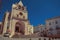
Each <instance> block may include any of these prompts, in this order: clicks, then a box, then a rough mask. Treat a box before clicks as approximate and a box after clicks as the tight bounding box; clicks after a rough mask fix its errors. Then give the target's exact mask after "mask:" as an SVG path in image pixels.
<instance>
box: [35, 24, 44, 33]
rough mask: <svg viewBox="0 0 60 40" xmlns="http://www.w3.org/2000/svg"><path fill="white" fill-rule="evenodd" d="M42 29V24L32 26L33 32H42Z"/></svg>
mask: <svg viewBox="0 0 60 40" xmlns="http://www.w3.org/2000/svg"><path fill="white" fill-rule="evenodd" d="M43 30H45V25H43V24H41V25H38V26H36V27H34V32H42V31H43Z"/></svg>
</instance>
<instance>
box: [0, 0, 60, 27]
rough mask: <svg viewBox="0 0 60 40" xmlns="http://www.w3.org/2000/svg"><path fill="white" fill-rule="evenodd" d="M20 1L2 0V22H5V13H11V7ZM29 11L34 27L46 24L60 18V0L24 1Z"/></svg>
mask: <svg viewBox="0 0 60 40" xmlns="http://www.w3.org/2000/svg"><path fill="white" fill-rule="evenodd" d="M19 1H20V0H2V8H1V9H0V21H2V20H3V16H4V13H5V11H7V10H8V11H11V5H12V4H13V3H18V2H19ZM22 2H23V4H24V5H25V6H26V7H27V10H28V17H29V18H28V19H29V21H30V23H31V24H32V25H34V26H36V25H38V24H45V20H46V19H49V18H52V17H56V16H60V0H22Z"/></svg>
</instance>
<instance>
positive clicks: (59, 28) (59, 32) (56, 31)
mask: <svg viewBox="0 0 60 40" xmlns="http://www.w3.org/2000/svg"><path fill="white" fill-rule="evenodd" d="M46 29H47V35H48V36H53V35H54V37H60V16H58V17H54V18H51V19H47V20H46Z"/></svg>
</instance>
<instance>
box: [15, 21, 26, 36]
mask: <svg viewBox="0 0 60 40" xmlns="http://www.w3.org/2000/svg"><path fill="white" fill-rule="evenodd" d="M24 30H25V25H24V23H23V22H20V21H19V22H16V24H15V33H16V34H17V33H19V34H23V35H24V33H25V32H24Z"/></svg>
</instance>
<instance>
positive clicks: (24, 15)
mask: <svg viewBox="0 0 60 40" xmlns="http://www.w3.org/2000/svg"><path fill="white" fill-rule="evenodd" d="M5 33H10V36H9V37H12V36H13V35H15V34H18V35H31V34H33V25H30V23H29V20H28V11H27V9H26V7H25V6H24V5H23V3H22V1H20V2H19V3H17V4H13V5H12V10H11V12H8V11H7V12H6V13H5V16H4V21H3V32H2V34H3V35H4V34H5Z"/></svg>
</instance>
